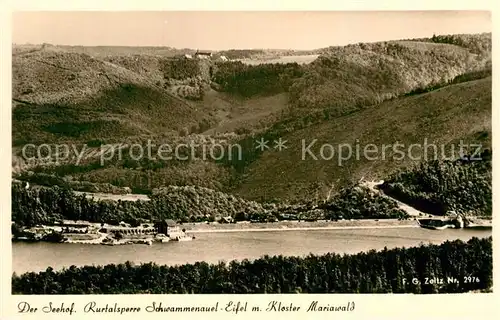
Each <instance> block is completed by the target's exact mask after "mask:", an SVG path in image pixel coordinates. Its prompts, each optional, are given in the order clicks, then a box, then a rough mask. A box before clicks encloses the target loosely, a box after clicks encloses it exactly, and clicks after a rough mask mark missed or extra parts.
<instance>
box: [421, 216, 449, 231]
mask: <svg viewBox="0 0 500 320" xmlns="http://www.w3.org/2000/svg"><path fill="white" fill-rule="evenodd" d="M417 222H418V225H419V226H421V227H422V228H426V229H431V230H444V229H448V228H455V224H454V223H453V222H452V221H450V220H448V219H446V220H443V219H417Z"/></svg>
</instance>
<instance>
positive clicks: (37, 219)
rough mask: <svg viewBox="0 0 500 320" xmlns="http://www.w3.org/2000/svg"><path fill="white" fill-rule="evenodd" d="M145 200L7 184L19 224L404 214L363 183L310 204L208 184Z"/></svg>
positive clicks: (163, 191) (174, 189)
mask: <svg viewBox="0 0 500 320" xmlns="http://www.w3.org/2000/svg"><path fill="white" fill-rule="evenodd" d="M150 199H151V200H150V201H112V200H99V201H96V200H94V199H89V198H87V197H86V196H85V195H83V194H75V193H74V192H73V191H72V190H70V189H68V188H60V187H51V188H37V189H26V188H24V187H23V186H22V185H21V184H18V183H15V184H13V185H12V221H13V222H15V223H16V224H17V225H18V226H27V227H29V226H34V225H37V224H52V223H54V222H56V221H58V220H61V219H69V220H87V221H91V222H104V223H110V224H118V223H119V222H120V221H125V222H128V223H132V224H137V222H138V221H140V220H152V221H154V220H159V219H160V220H161V219H175V220H177V221H179V222H199V221H217V220H218V219H220V218H222V217H226V216H231V217H233V218H234V219H235V220H236V221H255V222H272V221H276V220H281V219H283V216H286V217H289V218H290V217H292V218H293V219H296V220H319V219H330V220H337V219H384V218H406V217H407V214H406V213H405V212H404V211H402V210H400V209H398V208H397V205H396V203H395V202H394V201H392V200H390V199H387V198H384V197H382V196H379V195H376V194H374V193H372V192H371V191H370V190H369V189H367V188H364V187H356V186H353V187H349V188H346V189H343V190H341V192H339V193H338V194H335V195H333V196H332V197H331V199H329V200H328V201H325V202H322V203H320V204H319V205H316V207H315V204H313V203H302V204H296V205H291V204H286V203H259V202H255V201H248V200H244V199H242V198H238V197H235V196H233V195H230V194H226V193H223V192H218V191H215V190H212V189H208V188H202V187H195V186H186V187H177V186H169V187H165V188H160V189H156V190H155V192H154V193H153V194H152V195H151V196H150Z"/></svg>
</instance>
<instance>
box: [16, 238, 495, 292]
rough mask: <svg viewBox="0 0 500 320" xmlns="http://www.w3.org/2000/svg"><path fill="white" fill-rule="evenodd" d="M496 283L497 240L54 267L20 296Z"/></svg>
mask: <svg viewBox="0 0 500 320" xmlns="http://www.w3.org/2000/svg"><path fill="white" fill-rule="evenodd" d="M451 278H453V279H456V282H455V281H449V280H448V279H451ZM412 279H418V280H419V281H420V283H413V281H412ZM426 279H428V280H430V281H428V282H427V283H426ZM435 279H443V282H442V283H441V282H439V281H436V280H435ZM431 281H432V282H431ZM492 285H493V262H492V238H491V237H489V238H484V239H478V238H472V239H471V240H469V241H468V242H466V243H465V242H463V241H460V240H455V241H447V242H444V243H443V244H441V245H421V246H419V247H411V248H396V249H390V250H388V249H387V248H386V249H384V250H382V251H378V252H377V251H375V250H371V251H368V252H362V253H358V254H354V255H340V254H335V253H328V254H326V255H321V256H318V255H312V254H311V255H308V256H306V257H283V256H273V257H270V256H264V257H262V258H260V259H257V260H254V261H249V260H243V261H231V262H229V263H224V262H220V263H218V264H208V263H206V262H197V263H195V264H186V265H177V266H158V265H156V264H154V263H147V264H141V265H138V266H134V265H132V264H131V263H129V262H127V263H124V264H118V265H115V264H109V265H106V266H84V267H75V266H71V267H70V268H69V269H63V270H61V271H54V270H53V269H52V268H50V267H49V268H47V270H46V271H43V272H39V273H35V272H29V273H25V274H22V275H16V274H14V275H13V277H12V292H13V293H14V294H138V293H152V294H166V293H458V292H468V291H472V290H483V291H488V290H491V288H492Z"/></svg>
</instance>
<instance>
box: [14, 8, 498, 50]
mask: <svg viewBox="0 0 500 320" xmlns="http://www.w3.org/2000/svg"><path fill="white" fill-rule="evenodd" d="M491 29H492V25H491V13H490V12H487V11H399V12H398V11H386V12H384V11H352V12H342V11H311V12H300V11H299V12H297V11H295V12H293V11H288V12H286V11H283V12H279V11H278V12H250V11H247V12H228V11H225V12H224V11H223V12H216V11H215V12H214V11H198V12H196V11H185V12H183V11H178V12H173V11H155V12H144V11H138V12H111V11H108V12H105V11H98V12H85V11H79V12H77V11H73V12H71V11H70V12H61V11H59V12H49V11H45V12H15V13H14V14H13V34H12V41H13V42H14V43H16V44H25V43H31V44H41V43H50V44H54V45H57V44H59V45H82V46H168V47H175V48H197V49H207V50H223V49H270V48H274V49H316V48H323V47H328V46H333V45H346V44H349V43H358V42H375V41H384V40H397V39H408V38H419V37H430V36H432V35H433V34H436V35H440V34H457V33H481V32H491Z"/></svg>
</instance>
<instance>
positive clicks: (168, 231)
mask: <svg viewBox="0 0 500 320" xmlns="http://www.w3.org/2000/svg"><path fill="white" fill-rule="evenodd" d="M23 232H24V234H25V236H26V240H42V239H44V237H46V236H47V235H49V234H52V233H60V234H62V235H68V236H69V235H70V234H99V233H100V234H108V235H110V236H115V237H116V236H118V235H120V236H122V237H123V236H125V237H127V236H134V235H151V236H152V237H153V236H156V235H159V234H160V235H164V236H168V237H169V238H170V239H174V240H178V239H181V238H183V237H186V234H185V232H184V230H181V228H180V227H179V225H177V223H176V222H175V221H173V220H163V221H158V222H156V223H149V224H148V223H146V224H141V225H139V226H131V225H130V224H128V223H125V222H123V221H122V222H120V223H119V224H118V225H109V224H104V223H92V222H88V221H81V220H79V221H74V220H63V221H60V222H57V223H55V224H54V225H51V226H47V225H38V226H35V227H32V228H28V229H25V230H23Z"/></svg>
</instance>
